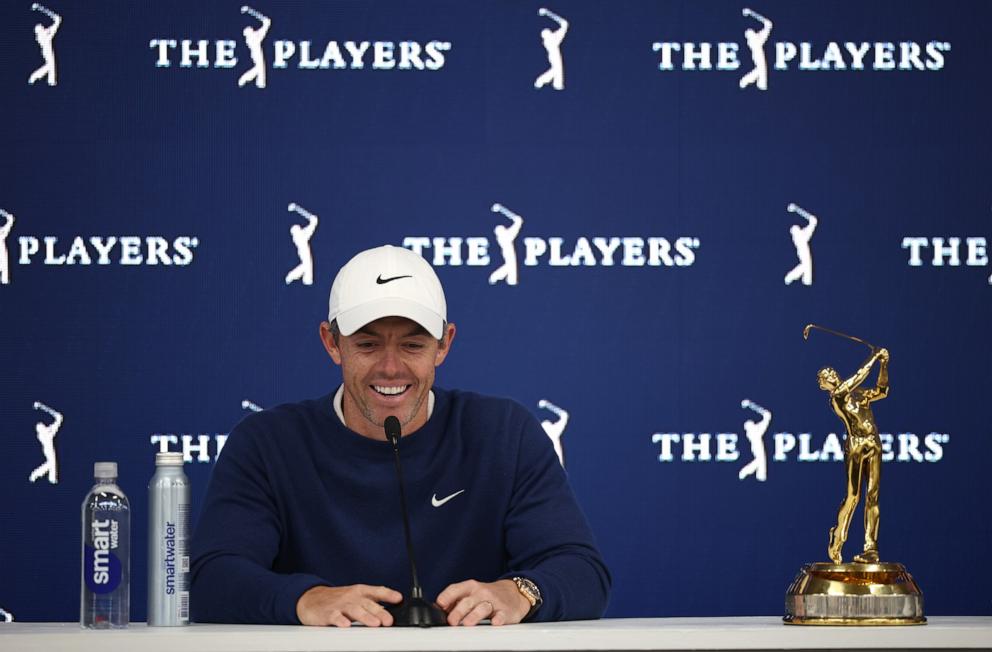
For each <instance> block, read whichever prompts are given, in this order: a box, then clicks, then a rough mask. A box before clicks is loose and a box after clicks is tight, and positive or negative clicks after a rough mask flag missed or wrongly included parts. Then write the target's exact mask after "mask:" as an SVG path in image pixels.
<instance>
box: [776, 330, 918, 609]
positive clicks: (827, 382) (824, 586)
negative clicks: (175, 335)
mask: <svg viewBox="0 0 992 652" xmlns="http://www.w3.org/2000/svg"><path fill="white" fill-rule="evenodd" d="M814 328H815V329H817V330H820V331H823V332H825V333H830V334H831V335H837V336H838V337H844V338H847V339H849V340H853V341H854V342H858V343H860V344H863V345H865V346H867V347H868V349H869V350H870V351H871V354H870V355H869V356H868V359H867V360H865V362H864V363H863V364H862V365H861V367H860V368H858V370H857V371H855V372H854V374H852V375H851V376H850V377H849V378H847V379H845V380H841V378H840V376H839V375H838V373H837V371H836V370H834V369H832V368H831V367H824V368H823V369H821V370H820V372H819V373H818V374H817V380H818V381H819V385H820V389H822V390H824V391H826V392H827V393H829V394H830V406H831V407H832V408H833V410H834V413H835V414H836V415H837V416H838V417H840V420H841V421H842V422H843V423H844V426H845V427H846V428H847V440H846V442H845V445H844V467H845V469H846V472H847V495H846V496H845V497H844V500H843V501H842V502H841V504H840V509H838V510H837V524H836V525H835V526H834V527H832V528H830V537H829V543H828V545H827V556H828V557H829V558H830V562H816V563H812V564H806V565H805V566H803V567H802V569H800V571H799V574H798V575H797V576H796V579H795V580H793V582H792V584H791V585H790V586H789V590H788V591H786V594H785V618H784V619H783V620H785V622H786V623H788V624H793V625H919V624H924V623H926V618H925V617H924V616H923V594H922V593H921V592H920V587H918V586H917V585H916V582H915V581H914V580H913V577H912V576H911V575H910V574H909V572H907V571H906V568H905V567H904V566H903V565H902V564H895V563H883V562H881V561H879V555H878V487H879V476H880V474H881V470H882V442H881V440H880V439H879V437H878V427H877V426H876V425H875V417H874V415H873V414H872V412H871V404H872V403H873V402H874V401H878V400H881V399H883V398H885V397H886V396H888V394H889V352H888V351H887V350H885V349H883V348H879V347H877V346H874V345H872V344H869V343H868V342H865V341H864V340H862V339H860V338H858V337H854V336H852V335H847V334H845V333H840V332H838V331H835V330H831V329H829V328H824V327H823V326H818V325H816V324H809V325H807V326H806V328H804V329H803V339H804V340H807V339H809V334H810V331H812V330H813V329H814ZM876 362H877V363H878V381H877V382H876V383H875V387H874V388H871V389H864V388H862V387H861V385H862V384H863V383H864V382H865V380H867V379H868V376H869V374H870V373H871V370H872V368H873V367H874V366H875V363H876ZM862 485H864V488H865V489H864V499H865V507H864V510H865V545H864V549H863V550H862V552H861V554H859V555H855V556H854V560H853V561H852V562H848V563H844V561H843V558H842V556H841V549H842V548H843V547H844V542H845V541H847V532H848V527H849V526H850V524H851V518H852V517H853V516H854V510H855V508H856V507H857V506H858V502H859V500H860V498H861V491H862Z"/></svg>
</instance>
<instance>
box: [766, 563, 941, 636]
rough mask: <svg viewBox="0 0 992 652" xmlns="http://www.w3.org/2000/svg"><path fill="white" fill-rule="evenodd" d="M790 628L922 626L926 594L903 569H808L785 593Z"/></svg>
mask: <svg viewBox="0 0 992 652" xmlns="http://www.w3.org/2000/svg"><path fill="white" fill-rule="evenodd" d="M783 620H784V621H785V622H786V623H787V624H790V625H922V624H925V623H926V621H927V619H926V618H925V617H924V616H923V594H922V593H921V592H920V587H918V586H917V585H916V582H915V581H914V580H913V577H912V576H911V575H910V574H909V572H908V571H907V570H906V567H905V566H903V565H902V564H858V563H848V564H831V563H814V564H806V565H805V566H803V567H802V569H801V570H800V571H799V574H798V575H797V576H796V579H795V580H793V582H792V585H790V586H789V590H788V591H786V594H785V617H784V618H783Z"/></svg>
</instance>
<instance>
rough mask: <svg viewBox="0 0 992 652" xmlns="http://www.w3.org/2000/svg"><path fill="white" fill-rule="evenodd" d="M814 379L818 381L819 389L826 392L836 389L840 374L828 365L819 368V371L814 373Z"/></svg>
mask: <svg viewBox="0 0 992 652" xmlns="http://www.w3.org/2000/svg"><path fill="white" fill-rule="evenodd" d="M816 379H817V380H818V381H819V384H820V389H823V390H826V391H828V392H830V391H833V390H835V389H837V386H838V385H840V376H838V375H837V372H836V371H835V370H834V369H832V368H830V367H824V368H823V369H820V372H819V373H818V374H817V375H816Z"/></svg>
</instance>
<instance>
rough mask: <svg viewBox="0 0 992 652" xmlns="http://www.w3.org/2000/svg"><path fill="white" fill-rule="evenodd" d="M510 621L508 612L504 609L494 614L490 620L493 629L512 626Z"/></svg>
mask: <svg viewBox="0 0 992 652" xmlns="http://www.w3.org/2000/svg"><path fill="white" fill-rule="evenodd" d="M508 621H509V616H508V615H507V613H506V611H504V610H503V609H500V610H499V611H497V612H496V613H494V614H493V615H492V617H491V618H490V619H489V622H490V623H491V624H492V626H493V627H499V626H500V625H508V624H512V623H509V622H508Z"/></svg>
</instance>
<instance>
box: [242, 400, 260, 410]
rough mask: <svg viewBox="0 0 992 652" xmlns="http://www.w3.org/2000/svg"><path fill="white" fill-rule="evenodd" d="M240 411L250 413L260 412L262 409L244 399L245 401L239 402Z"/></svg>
mask: <svg viewBox="0 0 992 652" xmlns="http://www.w3.org/2000/svg"><path fill="white" fill-rule="evenodd" d="M241 409H242V410H251V411H252V412H261V411H262V408H261V407H260V406H259V405H258V403H255V402H253V401H249V400H248V399H245V400H243V401H241Z"/></svg>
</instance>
